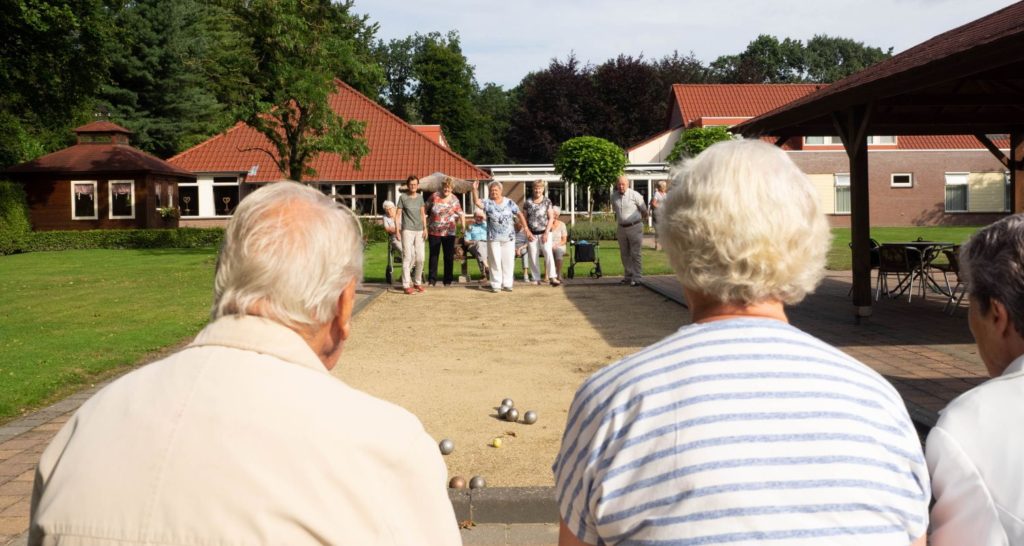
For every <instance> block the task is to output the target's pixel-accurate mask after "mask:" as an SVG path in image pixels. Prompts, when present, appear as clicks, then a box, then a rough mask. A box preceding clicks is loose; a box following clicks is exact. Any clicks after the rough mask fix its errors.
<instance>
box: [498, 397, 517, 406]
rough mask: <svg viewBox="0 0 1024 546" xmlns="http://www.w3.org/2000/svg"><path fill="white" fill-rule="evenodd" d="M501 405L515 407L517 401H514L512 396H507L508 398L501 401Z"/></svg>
mask: <svg viewBox="0 0 1024 546" xmlns="http://www.w3.org/2000/svg"><path fill="white" fill-rule="evenodd" d="M501 405H502V406H508V407H510V408H511V407H514V406H515V405H516V404H515V402H513V401H512V399H511V398H506V399H504V400H502V401H501Z"/></svg>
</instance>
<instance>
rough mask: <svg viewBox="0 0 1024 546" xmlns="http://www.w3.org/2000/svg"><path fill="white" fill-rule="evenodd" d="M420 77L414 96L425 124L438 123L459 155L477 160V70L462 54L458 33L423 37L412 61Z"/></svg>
mask: <svg viewBox="0 0 1024 546" xmlns="http://www.w3.org/2000/svg"><path fill="white" fill-rule="evenodd" d="M412 67H413V72H414V73H415V75H416V85H415V91H414V95H415V97H416V105H417V110H418V111H419V115H420V118H421V119H422V120H423V122H424V123H430V124H437V125H440V126H441V128H442V129H443V130H444V132H445V136H446V137H447V139H448V144H449V145H450V146H451V147H452V149H454V150H455V151H456V152H458V153H460V154H463V155H466V156H467V157H470V158H471V159H473V155H475V154H473V153H471V152H472V151H473V150H472V148H473V144H474V143H473V141H472V138H471V137H472V135H471V133H472V129H473V126H474V124H475V123H476V122H477V119H476V118H477V115H476V112H475V110H474V108H473V94H474V91H475V90H476V82H475V80H474V78H473V67H472V66H471V65H470V64H469V61H467V60H466V56H465V55H463V54H462V46H461V45H460V43H459V35H458V33H456V32H454V31H452V32H449V33H448V34H447V35H444V36H442V35H441V34H440V33H437V32H432V33H430V34H427V35H426V36H422V39H421V41H420V44H419V47H418V49H417V51H416V54H415V55H414V56H413V59H412Z"/></svg>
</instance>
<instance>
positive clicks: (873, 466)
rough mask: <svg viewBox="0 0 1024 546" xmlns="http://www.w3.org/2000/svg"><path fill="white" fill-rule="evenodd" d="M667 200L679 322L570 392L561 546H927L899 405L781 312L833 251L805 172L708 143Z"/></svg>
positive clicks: (921, 484) (914, 454) (559, 476)
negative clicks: (682, 305)
mask: <svg viewBox="0 0 1024 546" xmlns="http://www.w3.org/2000/svg"><path fill="white" fill-rule="evenodd" d="M664 206H665V209H664V211H663V212H664V215H663V216H662V217H661V222H660V224H659V226H660V231H661V234H660V235H661V241H662V243H663V245H664V247H665V252H666V253H667V255H668V258H669V261H670V263H671V264H672V267H673V269H675V272H676V275H677V276H678V278H679V281H680V284H682V287H683V292H684V294H685V296H686V300H687V302H688V303H689V306H690V314H691V318H692V320H693V324H690V325H687V326H684V327H682V328H681V329H680V330H679V331H678V332H676V333H674V334H672V335H670V336H669V337H667V338H665V339H663V340H661V341H659V342H657V343H655V344H654V345H651V346H650V347H648V348H646V349H644V350H642V351H640V352H639V353H637V354H634V355H632V356H629V357H627V358H625V359H624V360H621V361H619V362H617V363H615V364H612V365H610V366H608V367H606V368H604V369H602V370H600V371H598V372H597V373H596V374H594V375H593V376H592V377H590V378H589V379H588V380H587V381H586V382H584V384H583V386H581V387H580V389H579V390H578V391H577V392H576V396H575V399H574V401H573V403H572V406H571V408H570V410H569V414H568V418H567V421H566V430H565V435H564V437H563V439H562V447H561V451H560V453H559V454H558V457H557V459H556V461H555V464H554V472H555V492H556V497H557V500H558V504H559V506H560V511H561V516H562V527H561V531H560V537H559V542H560V544H562V545H579V544H786V545H811V544H857V545H863V544H871V545H873V546H879V545H881V546H885V545H899V546H906V545H907V544H911V543H915V544H924V540H925V529H926V526H927V523H928V501H929V499H930V497H931V495H930V491H929V487H928V471H927V468H926V466H925V462H924V457H923V456H922V453H921V445H920V442H919V440H918V438H917V434H916V432H915V430H914V427H913V426H912V424H911V422H910V419H909V417H908V416H907V411H906V408H905V407H904V405H903V401H902V400H901V399H900V397H899V395H898V394H897V393H896V391H895V389H893V387H892V385H890V384H889V383H888V382H887V381H886V380H885V379H884V378H882V377H881V376H880V375H878V373H876V372H874V371H873V370H871V368H868V367H867V366H865V365H864V364H862V363H860V362H858V361H856V360H854V359H853V358H851V357H850V356H848V355H846V354H844V353H842V352H841V351H839V350H837V349H835V348H834V347H831V346H829V345H828V344H827V343H824V342H822V341H821V340H819V339H816V338H814V337H813V336H811V335H809V334H807V333H805V332H803V331H801V330H799V329H797V328H794V327H793V326H792V325H790V324H789V322H788V320H787V318H786V313H785V309H784V306H785V305H787V304H795V303H797V302H799V301H800V300H802V299H803V298H804V296H805V295H806V294H807V293H808V292H810V291H811V290H813V289H814V288H815V286H816V285H817V284H818V282H819V281H820V280H821V278H822V276H823V274H824V266H825V256H826V253H827V252H828V249H829V246H830V245H829V239H830V234H829V228H828V224H827V222H826V220H825V216H824V214H823V213H822V211H821V209H820V208H819V205H818V196H817V193H816V191H815V189H814V187H813V186H812V185H811V182H810V181H809V180H808V179H807V177H806V176H805V175H804V174H803V173H802V172H801V171H800V169H799V168H797V167H796V165H794V164H793V162H792V161H791V160H790V159H789V158H788V157H787V156H786V154H785V152H783V151H781V150H779V149H778V148H776V147H774V146H771V145H769V144H766V143H763V142H759V141H756V140H751V141H730V142H722V143H718V144H715V145H713V146H711V147H710V148H708V149H707V150H705V151H704V152H703V153H702V154H700V155H699V156H697V157H696V158H694V159H692V160H690V161H688V162H687V163H686V164H684V165H683V166H682V169H681V170H680V172H679V173H678V174H677V175H676V187H675V189H673V190H672V191H671V192H669V194H668V198H667V200H666V202H665V205H664Z"/></svg>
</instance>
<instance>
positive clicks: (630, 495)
mask: <svg viewBox="0 0 1024 546" xmlns="http://www.w3.org/2000/svg"><path fill="white" fill-rule="evenodd" d="M413 193H415V190H413ZM478 201H480V202H479V203H478V206H480V207H481V208H483V209H484V210H485V211H486V213H487V215H488V220H489V224H490V223H491V222H493V223H494V225H495V228H494V229H493V230H490V229H489V231H490V233H489V234H488V237H489V239H488V256H489V262H490V267H491V269H492V277H491V287H492V289H501V288H503V287H506V286H507V287H511V276H510V274H509V272H510V270H511V264H510V258H509V256H510V254H511V244H510V243H511V240H512V231H511V224H512V218H513V217H516V216H519V217H522V213H521V212H520V211H519V208H518V207H517V206H516V204H515V203H512V202H511V201H509V200H508V199H507V198H503V197H502V195H501V187H500V186H499V185H495V186H492V187H491V188H490V198H489V199H487V200H478ZM409 204H411V205H412V206H415V205H416V202H415V197H413V198H412V199H410V200H409V201H408V202H407V205H409ZM661 206H662V207H663V208H662V211H661V212H660V214H661V219H660V220H661V221H660V229H659V232H660V233H659V236H660V238H661V243H662V244H663V245H664V247H665V251H666V253H667V254H668V258H669V261H670V263H671V265H672V267H673V268H674V269H675V272H676V274H677V276H678V278H679V281H680V283H681V285H682V289H683V292H684V293H685V296H686V300H687V302H688V303H689V309H690V315H691V319H692V323H691V324H689V325H686V326H684V327H682V328H681V329H680V330H678V331H677V332H676V333H673V334H671V335H670V336H668V337H666V338H665V339H663V340H661V341H658V342H657V343H655V344H653V345H651V346H649V347H647V348H645V349H643V350H641V351H640V352H638V353H636V354H634V355H631V356H629V357H627V358H625V359H623V360H620V361H618V362H615V363H612V364H610V365H608V366H607V367H605V368H603V369H601V370H599V371H598V372H596V373H595V374H594V375H593V376H591V377H590V378H588V379H587V380H586V381H585V382H584V383H583V385H582V386H581V387H580V388H579V390H578V391H577V392H576V394H575V397H574V400H573V402H572V404H571V406H570V408H569V412H568V415H567V418H566V423H565V430H564V435H563V438H562V444H561V449H560V451H559V454H558V456H557V458H556V460H555V461H554V465H553V472H554V477H555V487H554V492H555V493H554V494H555V496H556V499H557V503H558V505H559V509H560V513H561V520H562V521H561V527H560V532H559V543H560V544H561V545H565V546H570V545H574V546H578V545H581V544H590V545H596V544H692V545H697V544H702V545H706V544H786V545H790V544H807V545H810V544H857V545H864V544H870V545H899V546H905V545H908V544H914V545H921V544H925V542H926V539H927V537H928V529H929V522H930V528H931V533H930V539H931V543H932V544H937V545H939V546H946V545H951V546H963V545H1019V544H1024V464H1022V463H1021V460H1022V458H1024V436H1022V435H1021V433H1020V431H1021V430H1022V428H1021V427H1022V425H1024V403H1022V401H1024V368H1022V366H1024V216H1022V215H1014V216H1011V217H1008V218H1006V219H1004V220H1002V221H999V222H996V223H995V224H993V225H991V226H989V227H987V228H985V229H983V230H981V231H979V232H978V233H977V234H976V235H974V237H972V239H971V240H970V241H969V242H968V243H967V244H966V245H965V246H964V248H963V250H962V257H963V266H962V267H963V273H964V276H965V278H966V280H967V282H968V287H969V288H968V290H969V296H970V311H969V313H970V314H969V319H968V323H969V327H970V330H971V332H972V334H973V335H974V337H975V340H976V341H977V344H978V349H979V351H978V352H979V354H980V356H981V358H982V360H983V361H984V363H985V365H986V367H987V369H988V371H989V373H990V374H991V375H992V377H993V379H992V380H991V381H989V382H986V383H984V384H982V385H980V386H979V387H977V388H975V389H973V390H971V391H969V392H968V393H966V394H964V395H963V396H961V397H959V398H957V399H956V400H955V401H953V402H952V403H951V404H950V406H949V407H948V408H947V409H946V410H945V411H944V412H943V414H942V417H941V418H940V420H939V422H938V425H937V426H936V427H935V428H934V429H933V430H932V432H931V434H930V436H929V438H928V442H927V450H926V451H927V454H926V455H925V454H923V453H922V448H921V443H920V441H919V439H918V436H917V433H916V432H915V429H914V426H913V424H912V423H911V421H910V419H909V417H908V414H907V410H906V408H905V406H904V404H903V401H902V400H901V398H900V396H899V394H898V393H897V392H896V390H895V389H894V388H893V387H892V385H890V384H889V382H888V381H886V380H885V379H884V378H883V377H882V376H880V375H879V374H878V373H877V372H875V371H874V370H872V369H871V368H869V367H868V366H866V365H864V364H863V363H861V362H859V361H857V360H856V359H854V358H852V357H850V356H849V355H847V354H845V353H844V352H842V351H840V350H838V349H836V348H835V347H832V346H830V345H829V344H828V343H825V342H823V341H822V340H820V339H817V338H815V337H813V336H811V335H809V334H807V333H806V332H803V331H801V330H800V329H798V328H796V327H794V326H792V325H791V324H789V321H788V319H787V315H786V311H785V306H786V305H791V304H795V303H797V302H799V301H801V300H802V299H803V298H804V296H805V295H806V294H807V293H809V292H810V291H812V290H814V288H815V287H816V285H817V284H818V283H819V281H820V280H821V278H822V276H823V272H824V264H825V256H826V253H827V251H828V248H829V238H830V234H829V228H828V225H827V223H826V221H825V217H824V215H823V214H822V211H821V210H820V208H819V204H818V199H817V196H816V193H815V190H814V188H813V186H812V185H811V183H810V181H809V180H808V179H807V177H806V176H805V175H804V174H803V173H802V172H801V171H800V169H798V168H797V167H796V165H794V164H793V162H792V161H791V160H790V159H789V158H788V157H787V155H786V154H785V153H784V152H782V151H780V150H779V149H778V148H776V147H774V146H771V145H769V144H766V143H763V142H760V141H756V140H751V141H727V142H722V143H718V144H715V145H713V146H711V147H710V148H708V149H707V150H706V151H704V152H703V153H702V154H700V155H699V156H697V157H696V158H694V159H691V160H688V161H687V162H685V164H684V165H683V166H682V167H681V169H680V170H679V171H678V173H677V175H676V184H675V188H674V189H673V190H672V191H671V192H669V193H668V195H667V197H666V198H665V199H664V203H663V204H662V205H661ZM521 219H523V220H527V219H525V218H521ZM405 220H406V219H405V218H403V219H402V221H403V222H404V221H405ZM524 223H526V224H529V222H528V220H527V221H526V222H524ZM549 225H550V224H549ZM410 227H412V228H413V229H408V228H410ZM489 227H490V225H489ZM535 227H540V226H539V225H537V224H535ZM403 228H405V229H403V230H401V231H400V233H401V237H402V242H403V245H404V244H406V242H407V240H408V238H409V237H416V236H417V235H418V234H422V232H421V231H418V230H420V229H422V228H421V227H420V226H419V225H418V224H413V225H411V226H410V225H409V224H405V225H404V226H403ZM547 234H550V233H549V232H548V233H547ZM543 235H545V233H544V232H541V233H534V232H533V231H532V230H531V231H530V232H529V233H528V238H530V239H534V240H535V239H537V238H538V237H542V236H543ZM339 237H340V238H341V240H339ZM541 240H542V242H543V238H542V239H541ZM323 241H331V244H326V245H325V244H322V242H323ZM443 245H444V244H443V243H442V247H443ZM249 248H260V249H261V252H258V253H254V252H248V251H247V249H249ZM407 253H408V252H407ZM217 266H218V267H217V274H216V290H215V303H214V307H213V317H214V319H215V320H214V321H213V322H212V323H211V324H210V325H209V326H207V328H206V329H204V330H203V332H202V333H200V335H199V337H198V338H197V339H196V340H195V342H193V343H192V344H191V345H189V346H188V347H186V348H185V349H183V350H182V351H180V352H178V353H176V354H174V355H172V356H170V357H168V358H166V359H164V360H162V361H159V362H156V363H154V364H151V365H148V366H146V367H144V368H142V369H139V370H136V371H134V372H132V373H129V374H127V375H126V376H124V377H122V378H120V379H118V380H116V381H115V382H113V383H112V384H111V385H109V386H107V387H106V388H105V389H103V390H102V391H100V392H99V393H98V394H97V395H96V396H95V397H93V399H91V400H89V401H88V402H86V403H85V404H84V405H83V406H82V408H81V409H80V410H79V411H78V412H77V413H76V415H75V416H74V417H72V418H71V420H70V421H69V422H68V423H67V425H66V426H65V427H64V429H63V430H61V431H60V432H59V433H58V434H57V436H56V438H55V439H54V440H53V443H52V444H51V445H50V447H49V448H47V450H46V452H45V453H43V456H42V459H41V461H40V463H39V467H38V470H37V475H36V480H35V489H34V492H33V500H32V528H31V535H30V538H29V542H30V543H31V544H58V543H59V544H63V543H68V544H114V543H117V544H214V543H228V542H231V543H264V544H310V543H329V544H360V545H368V544H424V545H426V544H429V545H453V544H458V543H459V542H460V538H459V533H458V532H457V530H456V529H457V523H456V521H455V517H454V514H453V511H452V507H451V504H450V503H449V499H448V497H447V496H446V495H445V494H444V491H445V489H444V488H445V479H446V476H445V466H444V463H443V461H442V460H441V457H440V454H439V453H438V450H437V449H436V447H435V446H434V445H433V442H432V440H431V439H430V438H429V437H428V436H427V435H426V433H425V432H424V431H423V428H422V426H421V425H420V424H419V422H418V421H417V419H416V418H415V417H414V416H412V415H411V414H409V413H408V412H405V411H404V410H402V409H400V408H397V407H395V406H393V405H391V404H388V403H386V402H383V401H380V400H377V399H374V398H373V397H371V396H369V395H366V394H364V393H361V392H359V391H356V390H355V389H352V388H350V387H348V386H347V385H345V384H344V383H342V382H341V381H338V380H337V379H336V378H333V377H330V376H328V375H327V374H326V373H325V371H326V370H329V369H331V368H332V367H333V366H334V365H335V363H337V362H338V359H339V356H340V354H341V351H342V348H343V346H344V342H345V340H346V339H347V338H348V336H349V332H350V328H351V321H350V317H351V313H352V308H353V302H354V299H355V285H356V282H357V280H358V279H359V277H360V274H361V248H360V245H359V240H358V232H357V227H356V223H355V220H354V219H353V218H352V217H351V213H350V212H349V211H347V210H342V209H339V208H337V207H336V206H334V205H333V204H332V203H330V201H329V199H328V198H327V197H324V196H323V195H320V194H319V193H318V192H316V191H315V190H312V189H309V188H303V187H301V186H299V185H297V184H289V183H279V184H273V185H270V186H268V187H267V188H264V189H260V190H258V191H256V192H255V193H254V194H253V195H251V196H249V197H247V198H246V199H245V200H243V201H242V203H241V204H240V206H239V208H238V211H237V212H236V214H235V216H234V217H233V218H232V219H231V221H230V223H229V227H228V229H227V236H226V240H225V243H224V247H223V249H222V250H221V257H220V259H219V260H218V264H217ZM300 269H301V271H300ZM414 286H415V285H414ZM933 496H934V499H935V504H934V507H933V508H932V509H931V511H930V514H929V504H930V502H931V500H932V498H933Z"/></svg>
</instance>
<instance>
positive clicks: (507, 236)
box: [383, 176, 569, 294]
mask: <svg viewBox="0 0 1024 546" xmlns="http://www.w3.org/2000/svg"><path fill="white" fill-rule="evenodd" d="M453 187H454V183H453V181H452V180H451V179H450V178H448V179H445V180H444V181H443V182H442V186H441V191H440V192H436V193H434V194H432V195H431V197H430V199H429V202H424V200H423V196H422V194H421V193H420V192H419V180H418V179H417V178H416V177H415V176H410V177H409V178H408V180H407V181H406V192H405V193H403V194H402V195H401V196H400V197H399V199H398V203H397V205H396V204H395V203H392V202H391V201H385V202H384V220H383V221H384V229H385V231H387V232H388V234H389V237H390V244H391V245H392V247H393V249H394V250H395V251H396V252H400V253H401V255H402V288H403V290H404V291H405V293H406V294H414V293H416V292H423V291H424V290H425V288H424V287H423V280H422V279H423V261H424V259H423V241H424V239H426V240H428V241H429V242H430V245H429V247H430V258H429V268H428V270H427V282H428V283H429V284H430V285H431V286H434V285H436V284H437V265H438V258H439V256H440V255H441V254H442V251H443V254H444V272H443V277H442V282H443V285H444V286H450V285H451V284H452V282H453V280H454V275H453V264H454V260H455V243H456V233H457V231H456V226H457V224H459V223H461V225H462V232H463V241H464V243H463V244H464V249H465V251H466V252H468V253H469V254H470V255H471V256H473V257H475V258H476V259H477V261H478V263H479V265H480V271H481V273H482V274H483V275H484V276H485V277H487V278H488V279H489V281H490V283H489V287H490V289H491V291H493V292H501V291H506V292H511V291H512V287H513V279H514V272H515V258H516V256H517V255H518V253H517V246H518V245H517V235H519V236H520V237H522V239H523V254H524V255H525V257H526V272H527V275H528V279H529V280H530V282H533V283H536V284H538V285H540V284H542V281H541V261H542V260H543V263H544V274H545V275H546V276H547V281H548V283H550V284H551V286H559V285H561V284H562V279H561V275H560V272H561V270H562V263H563V261H564V257H565V246H566V242H567V239H568V235H569V234H568V229H567V228H566V226H565V224H564V223H563V222H562V221H561V220H560V219H559V215H560V214H561V210H560V209H559V208H558V207H557V206H556V205H554V204H553V203H552V202H551V200H550V199H549V198H548V197H547V195H546V189H547V187H546V184H545V183H544V181H543V180H537V181H535V182H533V184H532V189H531V196H530V197H528V198H527V199H526V200H525V201H524V203H523V207H522V210H520V208H519V206H518V205H517V204H516V202H515V201H512V200H511V199H508V198H507V197H505V196H504V195H503V189H504V188H503V186H502V184H501V182H497V181H495V182H491V183H490V184H488V188H487V190H488V198H487V199H480V198H479V196H478V195H477V194H478V190H479V182H474V183H473V196H474V197H473V198H474V201H473V202H474V205H475V207H476V211H475V212H474V215H473V220H474V222H473V224H471V225H470V226H467V225H466V220H465V214H464V212H463V210H462V205H461V203H460V202H459V199H458V197H456V196H455V195H454V194H453Z"/></svg>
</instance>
